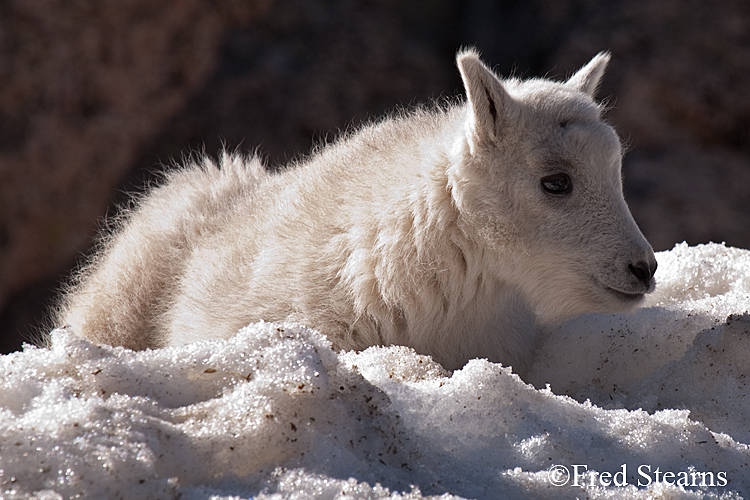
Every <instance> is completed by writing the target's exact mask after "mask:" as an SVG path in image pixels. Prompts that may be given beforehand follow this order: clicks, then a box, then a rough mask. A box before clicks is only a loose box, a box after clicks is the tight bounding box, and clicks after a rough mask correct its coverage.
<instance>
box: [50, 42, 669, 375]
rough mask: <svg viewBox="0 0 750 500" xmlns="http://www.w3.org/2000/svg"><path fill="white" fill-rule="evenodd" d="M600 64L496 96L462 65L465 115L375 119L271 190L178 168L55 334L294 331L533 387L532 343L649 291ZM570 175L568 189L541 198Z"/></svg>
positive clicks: (146, 339) (242, 178)
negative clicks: (427, 358)
mask: <svg viewBox="0 0 750 500" xmlns="http://www.w3.org/2000/svg"><path fill="white" fill-rule="evenodd" d="M608 59H609V56H608V55H606V54H600V55H598V56H596V57H595V58H594V59H592V61H591V62H590V63H589V64H588V65H586V66H585V67H584V68H582V69H581V70H580V71H579V72H578V73H576V74H575V75H573V76H572V77H571V78H570V80H568V81H567V82H565V83H558V82H553V81H549V80H543V79H532V80H527V81H518V80H505V81H502V80H500V79H498V78H497V77H496V76H495V75H494V74H493V73H492V72H491V71H490V70H489V69H487V67H486V66H485V65H484V64H483V63H482V62H481V61H480V59H479V57H478V55H477V54H476V53H475V52H474V51H471V50H469V51H465V52H463V53H460V54H459V55H458V57H457V62H458V66H459V69H460V71H461V75H462V78H463V81H464V84H465V87H466V92H467V95H468V100H467V102H466V103H465V104H461V105H456V106H449V107H447V108H445V109H435V110H424V109H419V110H415V111H412V112H409V113H404V114H402V115H399V116H395V117H391V118H388V119H384V120H383V121H381V122H380V123H377V124H373V125H370V126H367V127H365V128H363V129H361V130H359V131H358V132H356V133H353V134H350V135H348V136H346V137H344V138H342V139H340V140H338V141H337V142H335V143H333V144H330V145H327V146H325V147H323V148H321V149H320V150H319V151H317V152H315V153H314V154H313V155H312V156H311V158H310V159H309V160H307V161H305V162H302V163H301V164H299V165H295V166H292V167H290V168H288V169H286V170H284V171H283V172H281V173H278V174H269V173H266V172H265V171H264V169H263V167H262V166H261V165H260V163H259V161H258V160H257V159H243V158H240V157H238V156H233V155H225V156H223V157H222V158H221V159H220V162H219V163H220V164H219V165H218V166H217V165H215V164H213V163H212V162H211V161H209V160H207V159H206V160H202V162H199V163H196V164H191V165H189V166H187V167H186V168H184V169H181V170H178V171H176V172H174V173H172V174H170V175H169V177H168V180H167V182H166V183H165V184H164V185H163V186H162V187H159V188H157V189H154V190H153V191H152V192H151V193H150V194H149V195H148V196H146V197H145V198H144V199H143V200H142V201H141V202H140V203H139V204H138V206H137V207H136V208H135V209H134V210H132V211H131V212H130V213H127V214H126V215H125V216H124V218H123V221H122V222H121V223H120V227H119V229H118V230H117V231H116V232H115V234H114V235H113V236H111V237H109V238H108V239H107V240H106V241H105V242H104V243H103V245H102V248H101V250H100V251H99V252H98V254H97V256H96V257H95V258H94V259H93V261H92V263H91V264H90V265H89V266H88V267H87V268H86V269H85V270H84V271H83V272H82V273H81V275H80V277H79V279H78V281H77V284H75V285H74V286H73V288H72V290H71V292H70V293H69V294H68V296H67V297H66V299H65V302H64V306H63V308H62V311H61V313H60V316H59V318H58V321H59V323H60V324H66V325H72V326H73V327H75V330H76V331H78V332H81V333H82V334H83V335H86V336H87V337H90V338H92V339H93V340H96V341H99V342H103V343H109V344H121V345H124V346H126V347H130V348H134V349H143V348H146V347H158V346H165V345H176V344H183V343H186V342H190V341H193V340H197V339H203V338H208V337H228V336H231V335H232V334H233V333H235V331H237V330H238V329H239V328H240V327H242V326H244V325H246V324H248V323H250V322H254V321H258V320H267V321H293V322H298V323H303V324H306V325H309V326H312V327H315V328H317V329H319V330H320V331H322V332H324V333H325V334H327V335H328V337H329V338H330V339H331V341H332V342H333V344H334V346H335V347H336V348H339V349H363V348H365V347H367V346H370V345H375V344H402V345H407V346H411V347H413V348H415V349H416V350H417V351H418V352H420V353H424V354H429V355H432V356H433V357H434V358H435V359H436V360H437V361H439V362H441V363H442V364H443V365H445V366H446V367H447V368H457V367H460V366H462V365H463V364H464V363H465V362H466V361H467V360H469V359H471V358H474V357H482V358H489V359H490V360H492V361H499V362H502V363H504V364H506V365H513V366H514V367H515V368H516V369H517V370H523V368H524V367H525V366H526V365H527V363H528V361H529V358H530V355H531V354H532V353H533V351H534V349H535V346H536V345H537V343H538V333H539V332H540V331H544V330H546V329H549V328H550V327H552V326H554V325H557V324H559V323H560V322H562V321H564V320H566V319H568V318H571V317H573V316H576V315H578V314H581V313H584V312H607V311H621V310H628V309H632V308H634V307H635V306H636V305H637V304H638V303H639V302H640V300H641V299H642V298H643V294H645V293H648V292H650V291H651V290H652V289H653V278H652V274H653V270H654V268H655V265H656V261H655V259H654V255H653V251H652V249H651V247H650V246H649V244H648V243H647V242H646V240H645V239H644V238H643V236H642V235H641V233H640V231H639V230H638V227H637V226H636V224H635V222H634V221H633V218H632V217H631V215H630V212H629V211H628V208H627V206H626V204H625V201H624V199H623V196H622V186H621V180H620V160H621V148H620V142H619V140H618V137H617V135H616V133H615V132H614V130H613V129H612V128H611V127H610V126H609V125H607V124H606V123H604V122H603V121H602V120H601V117H600V114H601V109H600V107H599V106H598V105H597V104H596V103H595V102H594V101H593V93H594V91H595V89H596V86H597V85H598V82H599V78H600V77H601V75H602V74H603V72H604V68H605V66H606V64H607V61H608ZM561 172H563V173H567V174H568V175H569V177H570V178H571V179H572V183H573V188H572V191H571V192H570V193H569V194H567V195H552V194H549V193H547V192H545V190H544V189H543V188H542V184H541V178H543V177H545V176H547V175H550V174H556V173H561ZM637 263H642V265H641V267H642V268H643V266H644V263H645V265H646V268H647V269H648V270H649V274H648V275H647V276H646V277H645V279H644V278H643V276H642V277H641V280H640V281H639V280H638V279H637V277H636V275H635V274H634V272H633V271H632V270H631V269H630V267H629V266H632V265H635V264H637Z"/></svg>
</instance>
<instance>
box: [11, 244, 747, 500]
mask: <svg viewBox="0 0 750 500" xmlns="http://www.w3.org/2000/svg"><path fill="white" fill-rule="evenodd" d="M657 258H658V260H659V270H658V272H657V281H658V286H657V291H656V292H655V293H654V294H652V296H650V298H649V302H648V304H647V305H646V307H644V308H643V309H641V310H639V311H637V312H635V313H632V314H616V315H587V316H582V317H580V318H578V319H576V320H573V321H571V322H569V323H567V324H566V325H563V326H562V327H561V328H560V329H558V330H557V331H555V332H553V333H552V335H550V337H549V340H548V341H547V343H546V344H545V345H544V346H543V348H542V351H541V353H540V356H539V361H538V362H537V364H536V365H535V366H534V367H533V369H532V372H531V375H530V376H529V377H528V382H530V384H526V383H525V382H524V381H522V380H521V379H520V378H519V377H518V376H516V375H515V374H513V373H512V370H511V369H510V368H509V367H502V366H500V365H498V364H493V363H489V362H487V361H485V360H473V361H471V362H469V363H468V364H467V365H466V366H465V367H464V368H463V369H461V370H457V371H455V372H453V373H452V374H451V373H448V372H446V371H445V370H443V369H442V368H441V367H440V366H439V365H437V364H436V363H434V362H432V361H431V360H430V359H429V358H428V357H424V356H420V355H417V354H415V353H414V352H413V351H411V350H410V349H407V348H403V347H373V348H370V349H367V350H366V351H364V352H360V353H354V352H348V353H335V352H334V351H332V350H331V349H330V347H329V343H328V342H327V340H326V339H325V337H324V336H323V335H321V334H319V333H317V332H315V331H312V330H309V329H307V328H305V327H302V326H297V325H289V324H271V323H258V324H254V325H249V326H248V327H246V328H244V329H243V330H241V331H240V332H239V333H238V334H237V335H236V336H235V337H233V338H232V339H229V340H227V341H209V342H201V343H195V344H192V345H187V346H182V347H179V348H165V349H158V350H151V351H144V352H133V351H128V350H125V349H122V348H111V347H99V346H95V345H93V344H91V343H90V342H88V341H86V340H84V339H81V338H78V337H76V336H75V335H74V334H73V333H72V332H68V331H64V330H56V331H55V332H53V334H52V343H51V347H50V348H48V349H41V348H34V347H31V346H27V347H26V348H25V350H24V351H23V352H19V353H13V354H9V355H6V356H2V357H0V492H3V493H2V496H3V498H9V499H13V498H29V497H35V498H40V499H57V498H72V497H76V496H80V497H85V498H138V499H150V498H153V499H168V498H180V499H188V500H190V499H207V498H216V499H219V498H223V499H248V498H273V499H277V498H278V499H281V498H292V499H306V498H320V499H329V498H350V499H376V498H426V497H429V496H436V497H439V498H445V499H449V498H512V499H525V498H534V499H553V498H554V499H557V498H571V499H572V498H592V499H620V498H624V499H646V498H655V497H658V498H666V499H682V498H740V497H744V498H750V466H749V465H748V464H749V463H750V448H749V447H748V445H750V425H749V424H748V422H750V419H749V418H748V417H749V416H750V401H748V400H749V399H750V396H748V390H747V387H746V383H747V382H746V376H747V374H748V373H750V314H748V312H747V311H748V307H750V251H747V250H741V249H735V248H729V247H726V246H724V245H718V244H709V245H703V246H697V247H688V246H687V245H685V244H682V245H678V246H677V247H675V248H674V249H673V250H671V251H668V252H661V253H659V254H658V255H657ZM566 471H567V474H568V475H567V476H566ZM557 482H564V483H565V484H564V485H557V484H556V483H557Z"/></svg>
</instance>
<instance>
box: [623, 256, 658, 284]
mask: <svg viewBox="0 0 750 500" xmlns="http://www.w3.org/2000/svg"><path fill="white" fill-rule="evenodd" d="M628 269H630V272H631V273H633V275H634V276H635V277H636V278H638V281H640V282H641V283H643V284H644V285H648V284H649V283H650V282H651V278H653V276H654V273H655V272H656V261H654V262H653V264H651V263H648V262H646V261H643V260H642V261H639V262H636V263H634V264H628Z"/></svg>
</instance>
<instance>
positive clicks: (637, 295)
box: [604, 285, 646, 304]
mask: <svg viewBox="0 0 750 500" xmlns="http://www.w3.org/2000/svg"><path fill="white" fill-rule="evenodd" d="M604 289H605V290H606V291H607V292H608V293H609V294H610V295H612V296H614V297H616V298H617V299H618V300H620V301H621V302H625V303H627V304H637V303H638V302H640V301H642V300H643V299H644V298H645V297H646V294H645V293H643V292H623V291H622V290H617V289H616V288H612V287H611V286H606V285H605V286H604Z"/></svg>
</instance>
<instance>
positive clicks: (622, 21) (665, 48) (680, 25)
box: [0, 0, 750, 352]
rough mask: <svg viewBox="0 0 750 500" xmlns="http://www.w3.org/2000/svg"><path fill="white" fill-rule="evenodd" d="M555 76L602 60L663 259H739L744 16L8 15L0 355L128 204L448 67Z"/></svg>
mask: <svg viewBox="0 0 750 500" xmlns="http://www.w3.org/2000/svg"><path fill="white" fill-rule="evenodd" d="M465 45H474V46H476V47H478V48H479V49H480V50H481V52H482V54H483V56H484V58H485V59H486V60H487V61H489V62H490V63H492V64H493V65H495V68H496V69H497V70H498V72H500V73H502V74H504V75H508V74H516V75H517V76H523V77H527V76H538V75H547V76H550V77H558V78H564V77H565V76H566V75H569V74H571V72H572V71H574V70H575V69H577V68H578V67H580V66H581V65H583V64H584V63H586V62H587V61H588V60H589V59H590V58H591V56H593V55H594V54H595V53H597V52H598V51H600V50H603V49H608V50H611V51H612V53H613V60H612V62H611V64H610V67H609V69H608V72H607V75H606V77H605V80H604V84H603V86H602V88H601V91H600V96H602V97H604V98H606V99H607V102H608V103H609V106H610V108H611V109H610V111H609V112H608V119H609V121H610V122H611V123H612V124H614V125H615V126H616V128H617V130H618V131H619V132H620V134H621V136H622V137H623V138H624V140H625V141H626V143H627V144H628V146H629V148H630V153H629V154H628V156H627V157H626V160H625V164H624V175H625V191H626V193H625V194H626V198H627V199H628V201H629V203H630V206H631V209H632V212H633V214H634V216H635V218H636V220H637V221H638V223H639V224H640V226H641V228H642V229H643V232H644V233H645V235H646V237H647V238H648V239H649V240H650V241H651V242H652V244H653V245H654V248H655V249H656V250H665V249H669V248H671V247H672V246H673V245H674V244H675V243H678V242H681V241H683V240H686V241H688V242H689V243H690V244H696V243H702V242H707V241H726V242H727V244H730V245H734V246H740V247H745V248H750V3H748V2H747V1H746V0H719V1H716V2H700V1H697V0H634V1H629V2H616V1H601V0H556V1H554V2H548V1H542V0H517V1H510V0H508V1H489V0H474V1H470V0H463V1H461V0H410V1H402V0H379V1H375V0H373V1H352V0H326V1H323V0H162V1H160V2H152V1H151V0H127V1H122V2H100V1H97V0H6V1H3V2H0V349H1V350H2V351H3V352H9V351H12V350H15V349H18V348H19V347H20V343H21V341H22V340H25V341H29V340H30V339H32V338H33V334H34V332H35V331H37V330H39V329H40V328H43V326H44V318H45V316H46V311H47V310H48V309H49V308H50V307H51V306H52V304H53V303H54V302H53V301H54V297H55V293H56V291H57V290H58V289H59V287H60V285H61V283H62V282H64V280H65V278H66V276H68V275H69V273H70V272H71V270H72V269H73V268H74V266H75V265H76V263H77V262H80V261H81V259H82V258H84V257H85V255H86V254H87V252H88V251H89V250H90V247H91V243H92V239H93V238H94V236H95V235H96V234H97V231H98V230H99V228H101V227H102V220H103V217H105V216H106V215H107V214H108V213H110V214H111V213H112V212H113V211H114V210H115V207H116V205H117V203H123V202H124V201H125V200H126V199H127V198H126V196H125V195H124V194H123V193H124V192H126V191H134V190H138V189H140V188H142V187H143V186H144V185H146V184H148V183H149V182H153V180H154V178H155V172H158V171H159V170H160V169H163V168H164V165H167V164H170V163H171V162H173V161H179V160H180V159H181V158H182V157H183V156H184V155H185V154H189V153H190V152H191V151H192V152H203V151H205V152H206V153H207V154H209V155H214V156H215V155H216V154H217V153H218V152H219V150H220V149H221V148H223V147H226V148H229V149H233V150H234V149H238V150H240V151H245V152H253V151H255V150H256V148H258V149H257V150H258V152H259V153H261V154H262V155H263V156H264V157H265V158H266V159H267V162H268V164H269V165H275V164H281V163H284V162H286V161H287V160H288V159H290V158H292V157H294V156H295V155H298V154H303V153H305V152H306V151H308V150H309V148H310V147H311V146H312V145H313V144H315V143H318V142H320V141H322V140H324V139H326V138H331V137H333V136H335V134H336V133H337V131H341V130H343V129H345V128H347V127H349V126H353V125H354V126H356V124H358V123H361V122H362V121H363V120H368V119H371V118H374V117H377V116H379V115H380V114H381V113H383V112H386V111H388V110H390V109H393V108H394V107H395V106H397V105H399V106H408V105H410V104H412V103H417V102H424V101H428V100H431V99H441V98H444V97H452V96H455V95H460V94H461V93H462V90H461V84H460V79H459V77H458V73H457V71H456V69H455V66H454V62H453V57H454V54H455V52H456V50H457V49H458V48H459V47H461V46H465Z"/></svg>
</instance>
